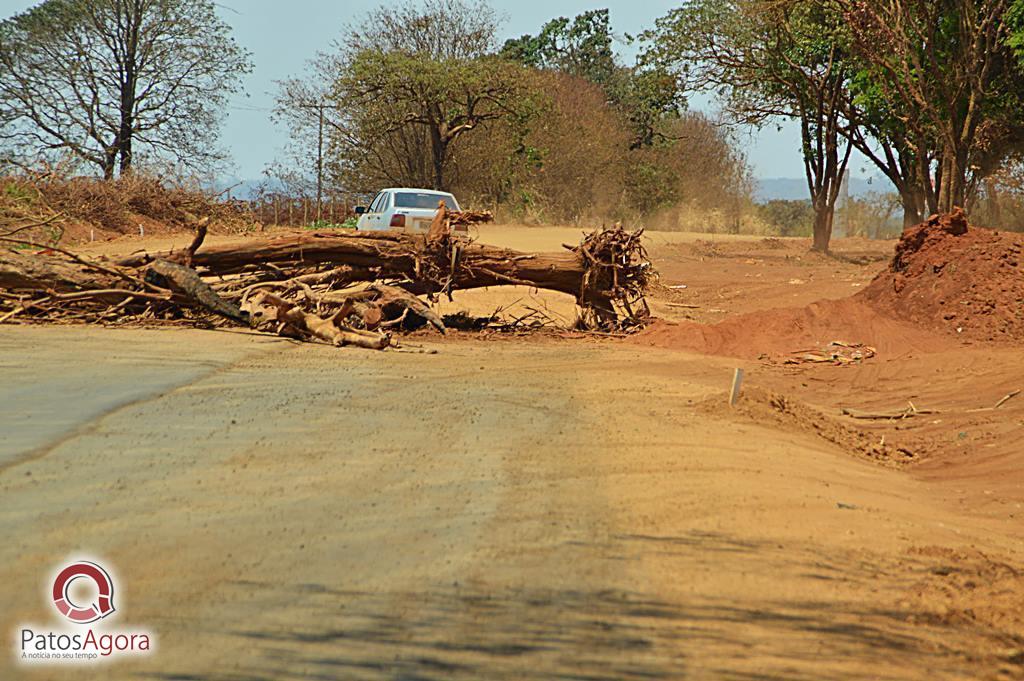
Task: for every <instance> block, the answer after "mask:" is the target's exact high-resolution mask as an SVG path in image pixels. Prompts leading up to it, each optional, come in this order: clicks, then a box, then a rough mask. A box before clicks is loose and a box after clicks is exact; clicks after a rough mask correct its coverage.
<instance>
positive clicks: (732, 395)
mask: <svg viewBox="0 0 1024 681" xmlns="http://www.w3.org/2000/svg"><path fill="white" fill-rule="evenodd" d="M742 388H743V369H737V370H736V371H735V372H733V375H732V390H731V391H730V392H729V406H730V407H735V406H736V400H738V399H739V398H740V390H741V389H742Z"/></svg>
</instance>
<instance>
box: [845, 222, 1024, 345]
mask: <svg viewBox="0 0 1024 681" xmlns="http://www.w3.org/2000/svg"><path fill="white" fill-rule="evenodd" d="M1022 251H1024V234H1013V233H1006V232H997V231H994V230H990V229H982V228H980V227H974V226H972V225H969V224H968V222H967V217H966V216H965V215H964V213H963V211H960V210H959V209H958V210H956V211H955V212H953V213H949V214H946V215H937V216H932V217H931V218H929V219H928V221H927V222H924V223H922V224H920V225H918V226H917V227H913V228H911V229H909V230H907V231H906V232H904V234H903V236H902V238H901V239H900V242H899V244H898V245H897V246H896V255H895V257H894V258H893V259H892V263H891V264H890V265H889V268H888V270H886V271H885V272H882V273H881V274H879V275H878V276H877V277H876V278H875V279H874V281H872V282H871V284H870V285H869V286H868V287H867V288H866V289H864V290H863V291H861V292H860V293H858V294H857V296H855V298H857V299H859V300H860V301H862V302H864V303H866V304H868V305H869V306H871V307H872V308H874V309H876V310H878V311H879V312H882V313H883V314H887V315H890V316H892V317H895V318H897V319H902V320H906V321H910V322H913V323H915V324H918V325H922V326H925V327H929V328H935V329H942V330H944V331H947V332H951V333H953V334H956V335H958V336H961V337H964V338H970V339H975V340H1024V270H1022V268H1021V253H1022Z"/></svg>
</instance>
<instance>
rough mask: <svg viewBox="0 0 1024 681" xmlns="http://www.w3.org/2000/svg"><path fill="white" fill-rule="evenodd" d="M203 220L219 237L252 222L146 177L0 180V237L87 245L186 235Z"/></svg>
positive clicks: (240, 211) (224, 205)
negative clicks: (148, 235) (108, 240)
mask: <svg viewBox="0 0 1024 681" xmlns="http://www.w3.org/2000/svg"><path fill="white" fill-rule="evenodd" d="M203 217H209V218H210V223H211V227H212V228H213V229H214V230H215V231H219V232H239V231H244V230H246V229H248V228H250V227H251V225H252V224H253V222H254V221H253V218H252V215H251V214H250V213H249V211H248V209H247V208H245V207H244V206H242V205H241V204H236V203H228V202H223V201H219V200H218V199H217V198H216V197H213V196H210V195H209V194H207V193H205V192H203V191H201V190H200V189H198V188H195V187H183V186H169V185H166V184H164V183H163V182H161V181H160V180H159V179H157V178H155V177H151V176H147V175H141V174H140V175H132V176H129V177H124V178H120V179H117V180H111V181H104V180H100V179H97V178H92V177H70V178H68V177H61V176H59V175H56V174H51V173H46V174H37V175H27V174H26V175H8V176H3V177H0V235H2V234H9V233H11V232H13V231H17V232H18V236H19V238H24V239H29V240H36V241H45V242H53V243H56V242H59V241H62V240H67V241H87V240H93V239H97V240H98V239H106V238H116V237H117V236H120V235H125V234H138V233H139V232H140V231H148V232H150V233H173V232H176V231H183V230H188V229H191V226H192V225H194V224H195V222H196V221H197V220H198V219H199V218H203Z"/></svg>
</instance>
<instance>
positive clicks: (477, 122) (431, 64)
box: [333, 50, 530, 189]
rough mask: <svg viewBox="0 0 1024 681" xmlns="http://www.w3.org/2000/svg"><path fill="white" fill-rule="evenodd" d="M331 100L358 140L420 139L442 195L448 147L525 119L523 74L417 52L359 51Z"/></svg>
mask: <svg viewBox="0 0 1024 681" xmlns="http://www.w3.org/2000/svg"><path fill="white" fill-rule="evenodd" d="M333 99H334V100H335V101H344V102H346V103H347V104H348V105H349V106H350V107H352V109H354V110H356V111H358V112H359V113H353V114H351V116H350V117H351V120H352V121H353V122H355V123H356V127H355V128H354V129H356V130H358V131H359V133H360V134H359V138H360V140H362V141H364V142H365V141H366V140H373V139H384V138H387V137H388V136H390V135H394V134H396V133H402V132H408V133H411V134H416V133H422V135H424V136H425V138H426V142H427V148H428V149H429V151H430V172H431V177H430V182H431V186H432V187H433V188H434V189H447V188H448V185H447V182H446V180H445V170H446V168H447V165H448V162H449V160H450V150H451V146H452V144H453V143H454V142H455V141H456V140H457V139H459V138H460V137H462V136H464V135H467V134H469V133H471V132H472V131H473V130H474V129H476V128H479V127H481V126H483V125H486V124H487V123H488V122H492V121H497V120H501V119H504V118H507V117H515V116H521V115H526V114H527V113H528V108H529V106H530V102H529V100H530V92H529V91H528V90H527V89H526V88H525V81H524V78H523V73H522V71H521V69H520V68H519V67H517V66H515V65H513V64H510V63H509V62H506V61H504V60H501V59H498V58H496V57H490V56H484V57H479V58H477V59H472V60H468V59H445V60H439V59H435V58H432V57H430V56H428V55H423V54H406V53H404V52H379V51H377V50H364V51H361V52H359V53H357V54H356V55H355V56H354V57H353V59H352V60H351V61H350V62H349V64H348V68H347V69H346V71H345V72H344V73H343V74H341V75H340V77H339V78H338V79H337V80H336V81H335V82H334V96H333Z"/></svg>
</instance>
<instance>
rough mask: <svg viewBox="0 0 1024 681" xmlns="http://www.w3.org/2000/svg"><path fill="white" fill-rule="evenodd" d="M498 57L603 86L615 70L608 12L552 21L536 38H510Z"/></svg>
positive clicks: (596, 10)
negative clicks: (559, 72)
mask: <svg viewBox="0 0 1024 681" xmlns="http://www.w3.org/2000/svg"><path fill="white" fill-rule="evenodd" d="M500 54H501V56H502V57H503V58H505V59H508V60H510V61H516V62H520V63H522V64H525V65H526V66H531V67H533V68H536V69H548V70H553V71H561V72H562V73H567V74H569V75H572V76H577V77H579V78H584V79H586V80H589V81H590V82H591V83H596V84H598V85H606V84H607V83H608V82H609V81H610V80H611V79H612V77H613V75H614V74H615V72H616V71H617V70H618V68H619V67H618V66H617V65H616V63H615V52H614V51H613V50H612V32H611V20H610V17H609V13H608V10H607V9H595V10H590V11H588V12H584V13H583V14H579V15H577V16H576V17H575V18H574V19H572V20H570V19H568V18H566V17H559V18H557V19H552V20H551V21H549V22H547V23H546V24H544V25H543V26H542V27H541V29H540V32H539V33H538V34H537V35H536V36H531V35H524V36H521V37H519V38H512V39H510V40H507V41H506V42H505V45H504V46H503V47H502V48H501V53H500Z"/></svg>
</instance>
